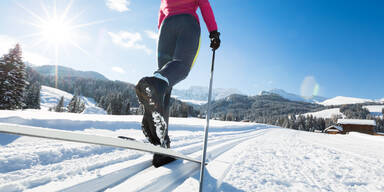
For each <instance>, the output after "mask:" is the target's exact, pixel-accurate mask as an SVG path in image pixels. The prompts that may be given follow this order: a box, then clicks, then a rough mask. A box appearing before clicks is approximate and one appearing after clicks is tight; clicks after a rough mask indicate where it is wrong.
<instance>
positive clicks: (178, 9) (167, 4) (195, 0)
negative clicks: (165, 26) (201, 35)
mask: <svg viewBox="0 0 384 192" xmlns="http://www.w3.org/2000/svg"><path fill="white" fill-rule="evenodd" d="M198 7H200V10H201V13H202V15H203V18H204V21H205V24H206V25H207V28H208V31H209V32H211V31H215V30H217V24H216V21H215V16H214V15H213V11H212V8H211V5H210V4H209V1H208V0H161V5H160V13H159V25H158V27H159V28H160V26H161V23H163V20H164V19H165V18H167V17H169V16H172V15H179V14H191V15H193V16H195V17H196V19H197V21H199V16H197V14H196V10H197V8H198Z"/></svg>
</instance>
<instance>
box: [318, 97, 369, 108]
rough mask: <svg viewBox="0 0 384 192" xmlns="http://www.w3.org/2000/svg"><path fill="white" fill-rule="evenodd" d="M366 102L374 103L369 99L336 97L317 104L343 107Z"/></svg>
mask: <svg viewBox="0 0 384 192" xmlns="http://www.w3.org/2000/svg"><path fill="white" fill-rule="evenodd" d="M368 102H374V101H373V100H371V99H362V98H355V97H345V96H337V97H334V98H331V99H327V100H325V101H323V102H321V103H319V104H321V105H325V106H330V105H345V104H357V103H368Z"/></svg>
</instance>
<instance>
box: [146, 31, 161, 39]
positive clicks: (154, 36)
mask: <svg viewBox="0 0 384 192" xmlns="http://www.w3.org/2000/svg"><path fill="white" fill-rule="evenodd" d="M144 32H145V33H146V34H147V36H148V37H149V38H151V39H154V40H157V39H158V38H159V34H158V33H157V32H154V31H150V30H146V31H144Z"/></svg>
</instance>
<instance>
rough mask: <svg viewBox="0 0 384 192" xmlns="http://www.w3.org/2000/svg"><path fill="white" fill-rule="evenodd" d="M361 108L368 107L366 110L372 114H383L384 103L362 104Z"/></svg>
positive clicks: (378, 115)
mask: <svg viewBox="0 0 384 192" xmlns="http://www.w3.org/2000/svg"><path fill="white" fill-rule="evenodd" d="M363 108H366V109H368V111H369V112H370V113H371V115H373V116H377V117H380V116H383V113H382V110H383V108H384V105H366V106H363Z"/></svg>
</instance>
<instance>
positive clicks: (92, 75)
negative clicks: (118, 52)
mask: <svg viewBox="0 0 384 192" xmlns="http://www.w3.org/2000/svg"><path fill="white" fill-rule="evenodd" d="M32 68H33V69H34V70H35V71H36V72H38V73H39V74H41V75H44V76H55V73H56V66H55V65H43V66H34V67H32ZM58 75H59V77H64V78H65V77H80V78H85V79H95V80H108V79H107V78H106V77H105V76H104V75H102V74H100V73H98V72H94V71H79V70H75V69H72V68H69V67H64V66H60V65H59V66H58Z"/></svg>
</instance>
